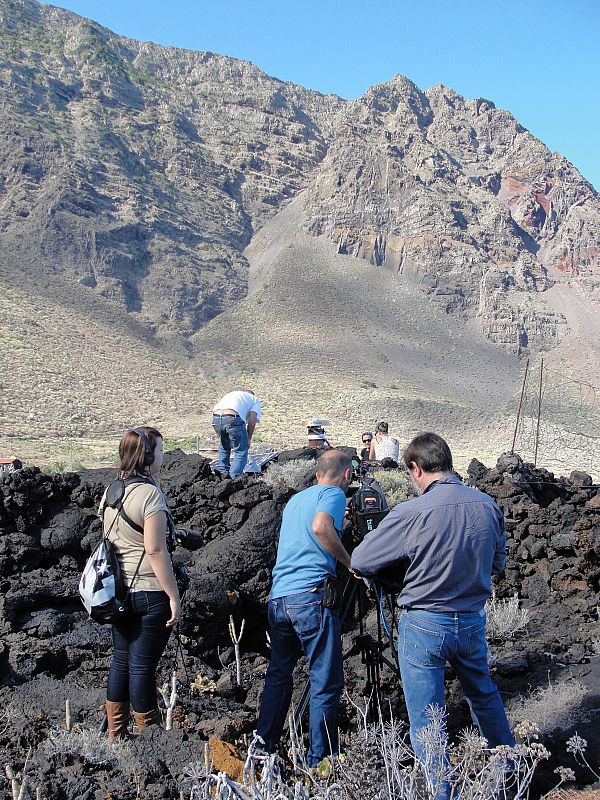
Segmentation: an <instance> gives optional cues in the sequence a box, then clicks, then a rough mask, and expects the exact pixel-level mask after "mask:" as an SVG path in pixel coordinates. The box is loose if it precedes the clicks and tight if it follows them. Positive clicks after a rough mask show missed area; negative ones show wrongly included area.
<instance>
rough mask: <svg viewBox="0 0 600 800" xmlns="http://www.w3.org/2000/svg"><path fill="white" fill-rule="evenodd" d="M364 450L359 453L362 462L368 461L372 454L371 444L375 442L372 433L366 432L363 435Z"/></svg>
mask: <svg viewBox="0 0 600 800" xmlns="http://www.w3.org/2000/svg"><path fill="white" fill-rule="evenodd" d="M361 438H362V445H363V446H362V448H361V450H360V451H359V456H360V460H361V461H368V460H369V454H370V452H371V442H372V441H373V434H372V433H371V431H365V432H364V433H363V435H362V437H361Z"/></svg>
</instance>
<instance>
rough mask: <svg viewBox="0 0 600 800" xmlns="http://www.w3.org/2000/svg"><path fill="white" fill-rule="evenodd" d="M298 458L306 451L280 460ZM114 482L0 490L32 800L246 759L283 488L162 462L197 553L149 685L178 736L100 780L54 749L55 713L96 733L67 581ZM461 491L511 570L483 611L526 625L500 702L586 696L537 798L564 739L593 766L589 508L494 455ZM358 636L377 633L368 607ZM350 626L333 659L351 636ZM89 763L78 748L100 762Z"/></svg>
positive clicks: (598, 497)
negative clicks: (577, 689) (490, 511)
mask: <svg viewBox="0 0 600 800" xmlns="http://www.w3.org/2000/svg"><path fill="white" fill-rule="evenodd" d="M312 455H314V452H311V451H309V450H305V451H298V452H295V453H291V454H289V455H287V456H286V455H284V454H282V456H281V458H282V460H285V459H286V458H297V457H310V456H312ZM113 475H114V472H113V471H112V470H93V471H85V472H81V473H77V474H76V473H70V474H63V475H44V474H42V473H41V472H40V471H39V470H38V469H37V468H35V467H26V468H24V469H22V470H20V471H18V472H15V473H13V474H11V475H8V476H6V477H5V478H3V479H2V483H0V497H1V500H0V585H1V588H2V596H1V599H0V629H1V632H2V639H1V642H0V686H1V688H0V703H1V708H2V709H3V710H2V712H0V740H1V744H2V747H3V748H4V750H5V763H6V764H9V765H11V766H12V767H13V768H14V769H15V770H20V769H22V768H23V765H24V762H25V761H26V760H27V774H28V775H29V776H30V786H31V787H36V786H39V787H40V788H41V796H42V797H47V798H57V799H58V798H60V799H61V800H75V798H90V799H91V798H94V799H95V798H98V800H99V799H100V798H108V797H112V798H116V797H118V798H123V799H124V800H128V799H129V798H134V797H137V796H139V797H143V798H145V799H146V798H147V800H153V798H160V797H173V798H176V797H179V791H180V789H181V788H182V782H181V781H182V775H184V773H185V772H186V770H187V769H189V766H190V764H193V763H194V762H199V761H200V762H203V759H204V743H205V742H206V741H207V740H208V738H209V737H217V738H219V739H223V740H226V741H229V742H232V743H235V744H237V745H238V746H240V747H241V748H242V750H243V742H244V735H245V734H249V733H250V732H251V731H252V729H253V727H254V724H255V720H256V709H257V702H258V699H259V695H260V690H261V686H262V678H263V676H264V672H265V669H266V664H267V657H268V649H267V644H266V638H265V624H266V618H265V611H264V602H265V599H266V597H267V593H268V590H269V583H270V571H271V568H272V566H273V561H274V556H275V547H276V540H277V531H278V524H279V521H280V517H281V512H282V508H283V506H284V504H285V502H286V500H287V499H288V498H289V496H291V493H292V490H291V489H288V488H286V487H285V486H280V487H276V488H275V489H272V488H271V487H269V486H268V485H267V484H266V483H265V482H264V481H262V480H261V478H260V477H254V476H252V477H248V476H243V477H240V478H237V479H235V480H225V481H222V480H220V479H217V478H216V477H215V476H213V475H212V474H211V473H210V469H209V466H208V462H207V461H206V460H205V459H203V458H202V457H200V456H197V455H191V456H186V455H184V454H183V453H182V452H181V451H175V452H173V453H172V454H170V455H169V456H168V457H167V459H166V462H165V466H164V468H163V473H162V482H163V486H164V488H165V490H166V493H167V495H168V497H169V501H170V503H171V507H172V508H173V510H174V514H175V518H176V520H177V523H178V524H180V525H182V526H185V527H188V528H193V529H195V530H197V531H199V532H200V533H202V535H203V537H204V540H205V545H204V547H203V548H201V549H200V550H198V551H196V552H194V553H192V552H190V551H187V550H186V549H185V548H183V547H182V548H180V549H179V551H178V554H177V558H178V559H179V560H180V561H184V562H186V563H187V564H188V567H189V570H190V573H191V577H192V581H191V586H190V589H189V591H188V593H187V596H186V600H185V612H184V620H183V622H182V625H181V631H180V634H181V642H182V647H183V658H182V657H181V654H180V655H179V656H178V654H177V651H176V647H175V641H174V640H173V642H171V644H170V646H169V648H168V650H167V652H166V654H165V656H164V658H163V661H162V664H161V667H160V672H161V675H160V678H161V682H163V681H166V680H169V678H170V676H171V674H172V671H173V669H174V668H176V669H177V674H178V679H179V689H178V694H179V699H178V702H177V708H176V710H175V715H174V716H175V729H174V730H173V731H171V732H168V733H167V732H165V731H161V730H158V729H154V730H149V731H147V732H145V733H144V734H142V735H141V736H140V737H139V738H138V739H137V740H136V741H135V742H134V743H133V745H132V746H131V747H129V748H128V750H127V752H126V754H124V755H122V756H121V757H120V758H118V759H115V760H113V762H110V763H103V764H102V763H101V764H97V763H96V764H94V763H90V760H89V755H88V760H86V759H85V758H84V757H83V756H82V755H81V753H82V752H84V750H85V748H84V747H83V745H82V743H81V739H79V740H78V741H79V745H78V748H79V750H78V752H74V750H77V748H74V747H73V746H69V747H67V745H66V744H65V743H66V742H67V741H70V742H71V745H72V744H73V736H71V737H70V739H69V737H66V735H65V734H64V733H60V729H61V728H64V725H65V703H66V701H67V700H69V703H70V707H71V715H72V725H73V726H74V727H75V728H77V727H78V726H79V727H83V728H84V729H97V728H98V726H99V725H100V724H101V721H102V714H103V712H102V705H103V695H104V685H105V679H106V673H107V670H108V663H109V658H110V631H109V630H108V629H106V628H105V627H103V626H99V625H96V624H94V623H91V622H88V621H87V620H86V616H85V613H84V611H83V610H82V608H81V605H80V601H79V599H78V595H77V582H78V578H79V574H80V572H81V569H82V566H83V564H84V562H85V559H86V557H87V554H88V552H89V550H90V548H91V547H92V546H93V544H94V543H95V542H96V540H97V538H98V535H99V531H100V523H99V520H98V518H97V517H96V514H95V509H96V507H97V504H98V501H99V499H100V496H101V493H102V490H103V487H104V486H105V484H106V483H107V482H108V481H109V480H110V479H111V478H112V477H113ZM466 477H467V479H468V480H469V481H470V482H471V483H473V484H474V485H476V486H478V487H479V488H480V489H483V490H484V491H486V492H488V493H489V494H491V495H492V496H493V497H494V498H496V499H497V501H498V502H499V504H500V505H501V506H502V508H503V510H504V512H505V515H506V524H507V531H508V537H509V538H508V541H509V561H508V567H507V570H506V573H505V575H504V576H503V577H502V578H501V579H500V580H499V581H498V584H497V595H498V597H500V598H508V597H511V596H512V595H513V594H514V593H518V595H519V596H520V597H521V598H522V600H523V603H524V605H525V606H526V607H527V608H528V609H529V612H530V622H529V624H528V626H527V628H526V629H525V630H524V631H520V632H518V633H516V634H515V635H514V637H512V638H509V639H504V640H502V641H499V642H493V643H492V651H493V655H494V674H495V679H496V681H497V683H498V685H499V687H500V689H501V691H502V693H503V696H504V697H505V698H506V700H507V701H510V699H511V698H514V697H516V696H519V695H526V694H527V692H528V691H529V690H530V689H536V688H538V687H545V686H548V683H549V682H550V683H551V684H553V685H558V684H562V683H563V682H566V684H565V685H568V684H569V682H571V683H575V682H580V683H581V684H583V685H584V686H585V689H586V693H585V696H584V698H583V700H582V701H581V700H580V705H579V707H578V708H571V709H568V712H569V713H568V715H565V720H566V721H565V726H566V727H565V728H564V729H561V726H560V725H557V726H556V728H555V730H553V731H551V732H550V733H549V734H547V735H546V736H545V737H544V741H545V743H546V745H547V746H548V747H549V749H550V750H551V751H552V759H551V761H550V762H548V764H547V765H545V766H544V769H543V770H541V771H540V773H539V777H538V780H537V784H536V785H535V787H534V790H535V792H537V793H541V791H542V790H544V789H547V788H549V787H550V786H551V785H552V784H553V783H555V782H556V779H555V776H553V774H552V770H553V769H554V767H556V766H557V765H558V764H563V765H566V766H569V767H574V762H573V759H572V756H571V755H570V754H568V753H567V752H566V750H565V742H566V739H567V738H568V737H569V736H570V735H571V734H572V733H573V732H574V730H575V729H576V730H577V731H578V732H579V734H580V735H582V736H584V737H585V738H586V739H587V740H588V743H589V746H588V752H587V755H588V758H589V760H590V762H591V763H592V765H593V766H596V769H597V768H598V760H599V758H598V754H599V752H600V732H599V728H600V726H599V725H598V710H599V709H600V622H599V619H598V616H599V613H598V588H599V583H600V493H599V492H598V489H597V487H595V486H593V485H591V480H590V479H589V477H588V476H586V475H584V474H581V473H573V474H572V475H571V476H570V479H565V478H559V479H556V478H554V476H553V475H552V474H551V473H548V472H546V471H544V470H536V469H534V468H533V467H531V466H530V465H527V464H523V462H522V461H521V460H520V459H519V458H518V457H517V456H503V457H501V458H500V459H499V460H498V463H497V466H496V467H495V468H493V469H488V468H486V467H485V466H483V465H482V464H481V463H479V462H477V461H473V462H472V464H471V465H470V467H469V472H468V476H466ZM306 480H307V481H309V480H310V474H309V472H307V475H306ZM230 617H233V620H234V624H235V626H236V629H237V630H238V631H239V629H240V626H241V622H242V620H245V630H244V635H243V638H242V643H241V649H242V686H241V687H238V686H237V685H236V679H235V664H234V661H235V659H234V651H233V647H232V643H231V640H230V638H229V634H228V623H229V619H230ZM365 621H366V625H367V629H368V630H372V631H374V629H375V614H374V610H373V608H372V606H371V607H370V608H369V609H368V610H367V612H366V619H365ZM347 627H348V630H347V631H346V632H345V634H344V640H345V642H344V647H345V650H349V649H350V647H351V645H352V642H353V639H354V636H355V634H356V628H357V623H356V620H355V619H354V620H352V621H350V622H349V623H348V626H347ZM183 662H185V669H184V666H183ZM382 675H383V693H384V696H385V697H386V698H389V699H390V704H391V708H392V710H393V711H394V713H395V714H397V715H399V716H400V717H405V710H404V707H403V703H402V697H401V691H400V687H399V685H398V682H397V680H396V678H395V677H394V675H393V674H392V673H391V672H390V671H384V672H383V673H382ZM346 678H347V688H348V693H349V696H350V697H351V698H352V699H353V700H354V701H355V702H361V690H362V688H363V687H364V682H365V676H364V667H363V666H362V664H361V663H360V656H352V657H350V658H349V659H348V660H347V666H346ZM298 684H299V685H300V684H301V681H298ZM449 688H450V691H449V712H450V719H451V726H452V731H453V732H456V731H457V730H458V729H459V728H460V727H462V726H464V725H466V724H467V723H468V715H467V709H466V706H465V704H464V701H463V700H462V699H461V695H460V691H459V690H458V687H457V685H456V681H454V679H453V678H452V676H451V675H450V676H449ZM567 716H568V720H567ZM355 725H356V720H355V718H354V713H353V711H352V706H351V704H350V703H348V704H347V707H345V708H344V713H343V714H342V719H341V726H342V731H343V732H344V735H346V733H348V732H349V731H351V730H352V728H353V727H354V726H355ZM88 745H89V743H88ZM215 746H216V745H215ZM88 749H89V747H88ZM101 749H102V748H101V747H100V746H99V745H98V746H95V747H94V746H92V750H94V751H95V752H96V753H100V752H101ZM92 760H93V759H92ZM3 766H4V765H3ZM577 778H578V781H579V782H581V783H583V784H589V783H591V781H592V780H593V777H592V775H591V774H590V772H589V771H584V770H583V769H582V770H581V771H579V772H578V773H577Z"/></svg>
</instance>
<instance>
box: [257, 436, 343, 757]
mask: <svg viewBox="0 0 600 800" xmlns="http://www.w3.org/2000/svg"><path fill="white" fill-rule="evenodd" d="M351 480H352V463H351V461H350V459H349V458H348V456H346V455H345V454H344V453H342V452H341V451H339V450H330V451H329V452H327V453H324V454H323V455H322V456H321V457H320V458H319V460H318V462H317V483H316V485H315V486H310V487H309V488H308V489H305V490H304V491H303V492H299V493H298V494H297V495H295V496H294V497H292V499H291V500H290V501H289V503H288V504H287V505H286V507H285V510H284V512H283V519H282V523H281V532H280V535H279V546H278V549H277V561H276V563H275V567H274V569H273V586H272V589H271V596H270V599H269V606H268V613H269V632H270V638H271V662H270V664H269V668H268V670H267V675H266V678H265V686H264V690H263V695H262V699H261V703H260V712H259V717H258V723H257V726H256V736H255V738H254V740H253V743H252V747H253V749H254V751H255V752H256V751H258V750H260V749H264V750H266V751H268V752H270V753H273V752H275V750H276V748H277V744H278V742H279V739H280V737H281V732H282V730H283V726H284V724H285V721H286V718H287V713H288V709H289V706H290V700H291V697H292V688H293V681H292V673H293V670H294V667H295V665H296V662H297V661H298V658H299V656H300V654H301V653H304V655H305V656H306V659H307V661H308V675H309V680H310V727H309V733H310V749H309V752H308V758H307V760H308V764H309V766H311V767H315V766H316V765H317V764H318V763H319V761H321V759H323V758H324V757H325V756H328V755H331V754H337V752H338V733H337V713H338V707H339V702H340V696H341V693H342V688H343V685H344V673H343V666H342V644H341V625H340V616H339V612H338V610H337V609H331V608H323V584H324V581H325V579H326V578H327V577H328V576H335V569H336V561H341V562H342V564H344V565H345V566H346V567H349V566H350V556H349V555H348V553H347V552H346V549H345V548H344V546H343V545H342V543H341V541H340V536H341V532H342V526H343V523H344V514H345V512H346V496H345V491H346V489H347V488H348V486H349V484H350V481H351Z"/></svg>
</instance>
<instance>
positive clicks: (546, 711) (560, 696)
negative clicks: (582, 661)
mask: <svg viewBox="0 0 600 800" xmlns="http://www.w3.org/2000/svg"><path fill="white" fill-rule="evenodd" d="M585 695H586V688H585V686H584V685H583V684H582V683H580V682H579V681H569V680H564V681H559V682H558V683H549V684H548V686H546V687H544V688H538V689H535V690H534V691H533V692H531V693H530V694H528V695H526V696H521V697H515V698H513V699H512V700H510V701H509V702H508V703H507V705H506V713H507V716H508V719H509V722H511V724H515V723H516V721H517V720H520V719H528V720H530V721H531V722H532V723H534V724H535V725H537V727H538V728H539V732H540V733H541V734H542V735H545V734H548V733H551V732H552V731H556V730H568V729H569V728H571V727H572V726H573V725H574V724H575V723H576V722H577V721H579V720H582V719H584V718H585V717H586V716H587V712H586V711H585V709H584V708H583V707H582V702H583V699H584V697H585Z"/></svg>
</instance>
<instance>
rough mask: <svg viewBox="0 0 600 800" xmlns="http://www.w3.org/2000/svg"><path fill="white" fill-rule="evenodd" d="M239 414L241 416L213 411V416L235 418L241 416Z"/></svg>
mask: <svg viewBox="0 0 600 800" xmlns="http://www.w3.org/2000/svg"><path fill="white" fill-rule="evenodd" d="M239 416H240V415H239V414H217V413H216V412H215V411H213V417H234V418H235V417H239Z"/></svg>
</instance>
